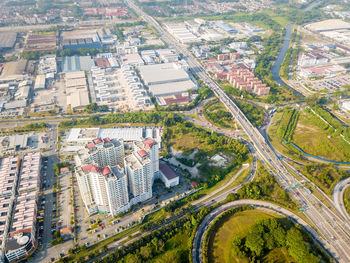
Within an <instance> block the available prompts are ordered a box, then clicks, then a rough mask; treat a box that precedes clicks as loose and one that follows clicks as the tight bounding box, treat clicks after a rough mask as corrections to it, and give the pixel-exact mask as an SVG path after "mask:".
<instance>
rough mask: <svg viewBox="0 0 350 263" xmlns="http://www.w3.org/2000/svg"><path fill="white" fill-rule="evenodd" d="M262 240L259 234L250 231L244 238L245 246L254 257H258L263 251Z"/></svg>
mask: <svg viewBox="0 0 350 263" xmlns="http://www.w3.org/2000/svg"><path fill="white" fill-rule="evenodd" d="M264 243H265V242H264V239H263V238H262V237H261V235H260V233H257V232H255V231H251V232H250V233H249V234H248V235H247V238H246V241H245V245H246V247H247V248H249V249H250V250H251V251H252V252H253V253H254V254H255V255H257V256H260V255H261V254H262V252H263V250H264Z"/></svg>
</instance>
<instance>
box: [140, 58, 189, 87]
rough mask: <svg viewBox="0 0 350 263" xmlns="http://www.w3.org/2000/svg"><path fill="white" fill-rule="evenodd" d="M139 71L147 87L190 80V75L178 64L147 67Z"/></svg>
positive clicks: (141, 67) (142, 67)
mask: <svg viewBox="0 0 350 263" xmlns="http://www.w3.org/2000/svg"><path fill="white" fill-rule="evenodd" d="M139 70H140V75H141V77H142V79H143V80H144V81H145V83H146V84H147V85H151V84H161V83H168V82H175V81H183V80H189V75H188V73H187V72H186V71H185V70H184V69H183V68H181V66H179V65H177V64H176V63H164V64H154V65H145V66H140V67H139Z"/></svg>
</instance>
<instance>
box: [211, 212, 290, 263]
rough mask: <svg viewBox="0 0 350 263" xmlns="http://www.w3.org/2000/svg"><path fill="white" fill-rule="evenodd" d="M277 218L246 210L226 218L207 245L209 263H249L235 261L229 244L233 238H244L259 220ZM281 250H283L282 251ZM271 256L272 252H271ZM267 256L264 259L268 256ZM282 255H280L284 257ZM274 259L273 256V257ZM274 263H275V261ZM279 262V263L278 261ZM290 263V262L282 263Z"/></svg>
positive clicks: (243, 260) (270, 214)
mask: <svg viewBox="0 0 350 263" xmlns="http://www.w3.org/2000/svg"><path fill="white" fill-rule="evenodd" d="M272 217H275V218H278V216H277V215H275V214H272V213H268V212H265V211H261V210H246V211H242V212H238V213H236V214H234V215H233V216H231V217H229V218H227V219H226V220H224V221H223V223H222V225H221V226H219V228H218V230H217V232H216V233H215V237H214V238H213V239H212V242H211V243H210V244H209V249H208V251H209V253H208V254H209V262H217V263H219V262H220V263H232V262H249V261H248V259H237V258H235V256H234V254H233V251H232V249H231V243H232V240H233V238H234V237H235V236H239V237H240V238H244V237H245V236H246V234H247V231H248V230H249V229H250V227H251V226H252V225H253V224H254V223H255V222H256V221H257V220H261V219H268V218H272ZM282 250H283V249H282ZM271 253H272V254H275V253H274V250H273V251H271ZM271 253H270V254H271ZM270 254H269V255H267V256H266V257H269V256H270ZM285 254H286V253H283V254H282V255H285ZM273 257H274V258H275V255H273ZM275 262H276V261H275ZM278 262H281V261H278ZM283 262H290V261H283Z"/></svg>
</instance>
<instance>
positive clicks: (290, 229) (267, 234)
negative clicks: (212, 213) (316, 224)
mask: <svg viewBox="0 0 350 263" xmlns="http://www.w3.org/2000/svg"><path fill="white" fill-rule="evenodd" d="M248 209H249V210H247V208H245V209H242V208H241V209H240V210H239V209H237V208H236V209H232V210H229V211H226V212H225V213H224V214H222V215H220V217H218V218H217V219H216V220H215V221H214V223H213V224H212V225H211V227H210V228H209V230H208V232H207V235H206V236H205V238H206V239H205V242H204V245H205V246H206V247H204V248H203V251H204V252H205V253H206V254H203V255H205V256H204V262H208V261H207V260H208V259H209V262H256V261H258V262H259V261H260V262H262V261H263V262H266V261H267V262H310V263H312V262H320V261H321V260H322V262H329V259H328V258H327V256H325V254H324V252H323V251H321V250H320V249H319V248H318V246H316V245H315V244H314V243H313V241H312V239H311V237H310V236H309V234H308V233H307V232H306V231H304V229H303V228H302V227H300V226H298V225H297V226H295V225H294V224H293V223H292V221H290V220H289V219H287V218H280V217H276V216H275V215H273V214H269V213H266V212H263V211H259V210H250V209H251V208H248ZM243 210H244V211H243ZM243 222H244V223H243ZM208 245H209V251H208V247H207V246H208ZM208 252H209V253H208ZM276 252H279V253H276ZM320 257H321V258H320ZM268 259H270V260H268Z"/></svg>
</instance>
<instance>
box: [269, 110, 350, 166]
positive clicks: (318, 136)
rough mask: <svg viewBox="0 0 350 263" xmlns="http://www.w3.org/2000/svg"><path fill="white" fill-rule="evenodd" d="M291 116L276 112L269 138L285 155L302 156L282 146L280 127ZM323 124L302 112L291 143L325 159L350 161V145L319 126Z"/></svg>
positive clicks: (330, 130) (290, 148) (309, 114)
mask: <svg viewBox="0 0 350 263" xmlns="http://www.w3.org/2000/svg"><path fill="white" fill-rule="evenodd" d="M289 117H290V116H287V114H283V113H282V112H276V113H275V116H274V118H273V122H272V124H271V126H270V128H269V132H268V134H269V138H270V141H271V143H272V144H273V145H274V147H275V148H276V149H277V150H278V151H280V152H281V153H283V154H287V155H292V156H294V157H295V156H296V155H300V154H299V153H298V152H297V151H296V150H294V149H293V148H292V147H287V146H285V145H284V144H282V138H281V136H280V134H281V133H280V132H279V130H280V127H281V125H282V126H283V125H284V124H285V123H286V122H288V119H286V118H289ZM320 122H322V121H321V120H320V119H319V118H318V117H317V116H315V115H313V114H311V113H309V112H306V111H305V110H302V111H300V116H299V119H298V122H297V125H296V127H295V130H294V132H293V134H292V135H291V140H290V141H291V142H293V143H294V144H296V145H297V146H298V147H299V148H300V149H302V150H303V151H304V152H306V153H308V154H312V155H315V156H319V157H323V158H326V159H329V160H334V161H349V160H350V145H349V144H348V143H347V142H345V141H344V140H343V139H342V138H341V137H340V135H338V134H335V133H334V132H333V131H332V129H324V128H323V127H321V126H320V125H319V124H320Z"/></svg>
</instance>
